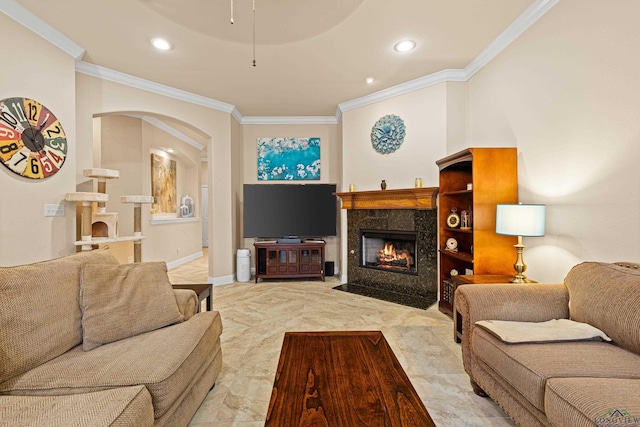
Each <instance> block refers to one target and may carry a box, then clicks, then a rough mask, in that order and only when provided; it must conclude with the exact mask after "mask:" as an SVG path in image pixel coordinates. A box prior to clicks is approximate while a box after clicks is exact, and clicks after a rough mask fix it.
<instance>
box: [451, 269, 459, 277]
mask: <svg viewBox="0 0 640 427" xmlns="http://www.w3.org/2000/svg"><path fill="white" fill-rule="evenodd" d="M449 275H450V276H451V277H453V276H457V275H458V270H456V269H455V268H452V269H451V271H450V272H449Z"/></svg>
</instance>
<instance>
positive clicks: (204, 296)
mask: <svg viewBox="0 0 640 427" xmlns="http://www.w3.org/2000/svg"><path fill="white" fill-rule="evenodd" d="M171 286H172V287H173V289H191V290H192V291H194V292H195V293H196V294H198V311H200V306H201V304H202V301H204V300H206V301H207V311H211V296H212V292H211V286H212V285H211V284H210V283H193V284H192V283H189V284H182V285H171Z"/></svg>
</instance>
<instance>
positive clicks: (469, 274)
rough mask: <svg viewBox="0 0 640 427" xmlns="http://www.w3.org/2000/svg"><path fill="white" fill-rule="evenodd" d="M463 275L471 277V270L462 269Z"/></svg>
mask: <svg viewBox="0 0 640 427" xmlns="http://www.w3.org/2000/svg"><path fill="white" fill-rule="evenodd" d="M464 275H465V276H473V269H471V268H465V269H464Z"/></svg>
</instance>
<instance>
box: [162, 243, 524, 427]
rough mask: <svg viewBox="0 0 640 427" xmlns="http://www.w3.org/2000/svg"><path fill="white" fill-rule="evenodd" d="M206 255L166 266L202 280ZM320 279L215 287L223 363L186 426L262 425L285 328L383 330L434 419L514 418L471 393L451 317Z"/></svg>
mask: <svg viewBox="0 0 640 427" xmlns="http://www.w3.org/2000/svg"><path fill="white" fill-rule="evenodd" d="M207 275H208V274H207V256H206V252H205V256H204V257H203V258H201V259H198V260H194V261H191V262H190V263H187V264H184V265H182V266H179V267H176V268H174V269H172V270H170V271H169V276H170V278H171V282H172V283H189V282H190V283H206V280H207ZM339 284H340V283H339V280H338V279H335V278H328V279H327V281H326V282H322V281H319V280H310V281H282V282H262V281H261V282H259V283H258V284H255V283H254V282H253V281H251V282H248V283H233V284H230V285H224V286H215V287H214V288H213V309H214V310H218V311H220V314H221V316H222V324H223V328H224V332H223V334H222V338H221V339H222V355H223V357H222V358H223V367H222V372H221V374H220V376H219V377H218V380H217V382H216V385H215V387H214V388H213V390H212V391H211V392H209V394H208V396H207V398H206V399H205V401H204V402H203V403H202V405H201V406H200V409H199V410H198V412H197V413H196V414H195V416H194V417H193V420H192V421H191V424H190V427H205V426H207V427H209V426H211V427H213V426H215V427H230V426H239V427H254V426H256V427H257V426H263V425H264V420H265V415H266V412H267V407H268V405H269V399H270V397H271V388H272V386H273V379H274V375H275V371H276V367H277V364H278V358H279V355H280V348H281V346H282V340H283V338H284V333H285V332H286V331H323V330H381V331H382V332H383V333H384V335H385V337H386V339H387V341H388V342H389V345H390V346H391V348H392V349H393V351H394V353H395V354H396V356H397V358H398V360H399V361H400V363H401V364H402V366H403V368H404V370H405V371H406V373H407V375H408V376H409V378H410V379H411V382H412V383H413V386H414V387H415V389H416V391H417V392H418V395H419V396H420V397H421V398H422V401H423V402H424V404H425V406H426V407H427V410H428V411H429V413H430V414H431V417H432V418H433V420H434V421H435V423H436V425H438V426H439V427H462V426H464V427H472V426H514V425H515V424H513V422H511V420H510V419H509V418H508V417H507V416H506V415H505V414H504V412H502V411H501V410H500V409H499V408H498V407H497V406H496V405H495V404H494V403H493V402H492V401H491V400H490V399H487V398H481V397H478V396H476V395H475V394H474V393H473V391H472V390H471V386H470V385H469V380H468V377H467V375H466V374H465V372H464V369H463V367H462V360H461V354H460V346H459V345H458V344H456V343H454V341H453V330H452V328H453V326H452V322H451V320H450V319H449V318H448V317H447V316H445V315H443V314H442V313H440V312H439V311H438V308H437V306H435V305H434V306H432V307H431V308H429V309H427V310H421V309H416V308H411V307H405V306H402V305H397V304H393V303H389V302H385V301H379V300H376V299H372V298H368V297H364V296H359V295H354V294H350V293H346V292H341V291H338V290H333V289H331V288H332V287H334V286H337V285H339Z"/></svg>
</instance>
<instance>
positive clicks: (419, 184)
mask: <svg viewBox="0 0 640 427" xmlns="http://www.w3.org/2000/svg"><path fill="white" fill-rule="evenodd" d="M416 188H422V178H416Z"/></svg>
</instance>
